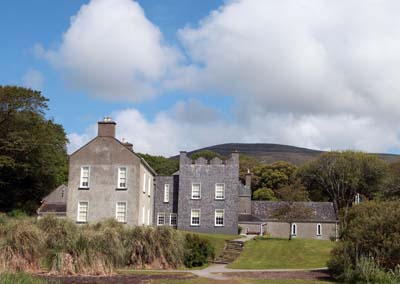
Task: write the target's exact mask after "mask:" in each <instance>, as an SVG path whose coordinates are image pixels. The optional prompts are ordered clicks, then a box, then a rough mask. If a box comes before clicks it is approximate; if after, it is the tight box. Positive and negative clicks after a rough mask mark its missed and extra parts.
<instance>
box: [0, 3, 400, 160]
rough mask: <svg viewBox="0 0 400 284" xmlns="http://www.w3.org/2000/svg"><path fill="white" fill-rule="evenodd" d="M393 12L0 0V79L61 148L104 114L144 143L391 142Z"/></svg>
mask: <svg viewBox="0 0 400 284" xmlns="http://www.w3.org/2000/svg"><path fill="white" fill-rule="evenodd" d="M354 10H357V13H356V15H355V14H354V13H353V12H352V11H354ZM399 12H400V4H398V1H395V0H385V1H379V2H377V1H372V0H371V1H366V2H363V1H361V0H351V1H347V2H346V3H345V2H342V3H339V2H335V3H334V2H331V3H329V2H322V1H316V0H315V1H305V0H304V1H303V0H300V1H296V2H293V1H289V0H282V1H279V2H277V1H273V0H265V1H258V0H235V1H233V0H226V1H222V0H221V1H217V0H201V1H200V0H199V1H183V0H163V1H156V0H142V1H137V2H134V0H92V1H77V0H75V1H67V0H58V1H51V0H37V1H18V0H16V1H15V0H14V1H2V3H1V4H0V36H1V39H2V44H1V45H0V66H1V68H0V84H3V85H7V84H11V85H23V86H29V87H32V88H36V89H39V90H41V91H42V94H43V95H44V96H46V97H48V98H49V99H50V102H49V106H50V111H49V112H48V116H49V117H51V118H54V120H55V121H56V122H57V123H61V124H62V125H63V126H64V128H65V130H66V132H67V134H68V137H69V139H70V142H71V143H70V145H69V150H70V151H72V150H74V149H76V148H77V147H79V146H80V145H82V143H84V142H86V141H87V140H88V139H90V138H91V137H93V136H94V135H95V132H96V130H95V128H96V121H97V120H99V119H101V118H102V117H103V116H105V115H112V116H113V118H114V119H115V120H116V121H117V123H118V137H119V138H127V139H128V140H130V141H131V142H132V143H133V144H134V146H135V149H136V150H138V151H142V152H149V153H153V154H163V155H173V154H175V153H177V151H179V150H191V149H195V148H197V147H204V146H208V145H212V144H217V143H227V142H247V143H250V142H253V143H261V142H264V143H282V144H290V145H296V146H303V147H309V148H316V149H322V150H329V149H358V150H363V151H371V152H392V153H399V152H400V151H399V149H400V137H399V131H400V127H399V125H398V123H397V121H398V120H399V118H400V117H399V112H398V110H397V109H398V108H397V105H398V104H399V103H400V82H399V80H398V74H399V71H400V70H399V68H400V67H399V66H400V64H398V63H399V62H400V41H399V36H400V20H399V18H398V17H397V15H398V13H399Z"/></svg>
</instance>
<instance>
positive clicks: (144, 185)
mask: <svg viewBox="0 0 400 284" xmlns="http://www.w3.org/2000/svg"><path fill="white" fill-rule="evenodd" d="M143 193H146V173H144V174H143Z"/></svg>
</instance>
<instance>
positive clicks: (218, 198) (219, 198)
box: [215, 182, 225, 200]
mask: <svg viewBox="0 0 400 284" xmlns="http://www.w3.org/2000/svg"><path fill="white" fill-rule="evenodd" d="M221 184H222V185H223V186H224V191H223V197H222V198H221V197H217V185H221ZM215 199H216V200H224V199H225V183H222V182H218V183H216V184H215Z"/></svg>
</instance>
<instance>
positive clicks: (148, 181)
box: [147, 177, 151, 196]
mask: <svg viewBox="0 0 400 284" xmlns="http://www.w3.org/2000/svg"><path fill="white" fill-rule="evenodd" d="M147 193H148V196H150V195H151V177H149V178H148V180H147Z"/></svg>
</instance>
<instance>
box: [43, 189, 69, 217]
mask: <svg viewBox="0 0 400 284" xmlns="http://www.w3.org/2000/svg"><path fill="white" fill-rule="evenodd" d="M67 193H68V187H67V186H66V185H65V184H62V185H60V186H59V187H57V188H56V189H55V190H54V191H52V192H51V193H50V194H49V195H47V196H46V197H45V198H43V200H42V205H41V206H40V207H39V209H38V210H37V214H38V215H45V214H56V215H66V212H67Z"/></svg>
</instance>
